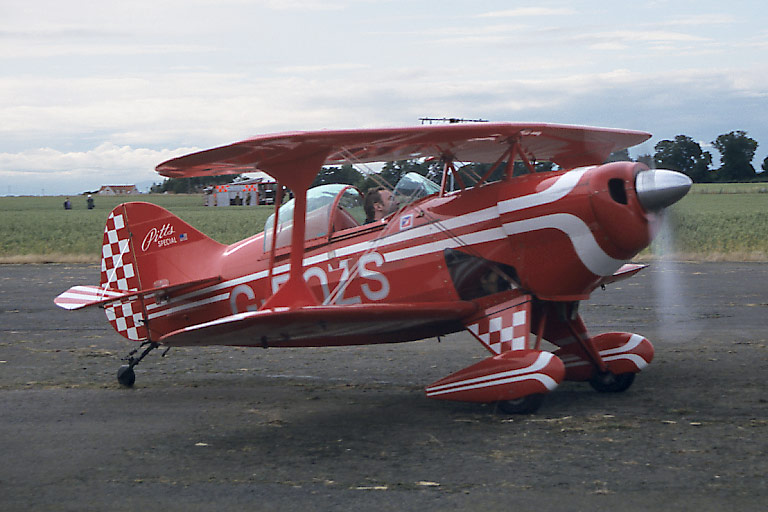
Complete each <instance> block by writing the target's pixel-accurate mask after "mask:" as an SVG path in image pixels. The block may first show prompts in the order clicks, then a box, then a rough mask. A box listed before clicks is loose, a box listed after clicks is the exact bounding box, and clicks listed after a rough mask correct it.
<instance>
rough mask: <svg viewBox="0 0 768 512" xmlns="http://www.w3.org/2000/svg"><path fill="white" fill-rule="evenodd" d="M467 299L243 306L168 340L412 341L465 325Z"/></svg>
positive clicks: (266, 344) (471, 307)
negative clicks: (255, 308)
mask: <svg viewBox="0 0 768 512" xmlns="http://www.w3.org/2000/svg"><path fill="white" fill-rule="evenodd" d="M476 310H477V306H476V305H475V304H474V303H472V302H466V301H451V302H433V303H427V304H353V305H344V306H306V307H302V308H295V309H293V308H292V309H288V308H275V309H267V310H261V311H248V312H245V313H238V314H235V315H231V316H227V317H223V318H219V319H217V320H213V321H210V322H204V323H201V324H197V325H192V326H189V327H185V328H183V329H179V330H177V331H173V332H170V333H168V334H166V335H164V336H162V337H161V338H160V339H159V340H158V341H159V342H161V343H163V344H166V345H171V346H181V345H240V346H264V347H270V346H279V347H311V346H328V345H361V344H369V343H387V342H399V341H413V340H418V339H422V338H425V337H429V336H435V335H440V334H447V333H450V332H455V331H458V330H461V329H462V328H463V327H464V324H463V322H462V319H464V318H466V317H468V316H469V315H472V314H473V313H474V312H475V311H476Z"/></svg>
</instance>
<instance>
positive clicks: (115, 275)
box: [101, 206, 147, 341]
mask: <svg viewBox="0 0 768 512" xmlns="http://www.w3.org/2000/svg"><path fill="white" fill-rule="evenodd" d="M121 211H122V206H118V207H117V208H115V209H114V210H112V213H110V214H109V217H108V218H107V225H106V226H105V227H104V239H103V244H102V247H101V286H102V288H105V289H111V290H122V291H135V290H138V289H139V287H140V283H139V277H138V275H137V274H136V268H135V265H134V261H133V253H132V251H131V238H130V232H129V230H128V227H127V226H126V224H125V217H124V216H123V214H122V213H121ZM104 311H105V312H106V314H107V319H108V320H109V322H110V323H111V324H112V327H114V328H115V330H116V331H117V332H119V333H120V334H122V335H123V336H125V337H126V338H128V339H129V340H136V341H141V340H145V339H146V338H147V331H146V328H145V327H144V326H143V320H142V318H143V316H144V314H143V311H142V307H141V303H140V302H139V300H138V299H133V300H129V301H125V302H118V303H115V304H111V305H109V306H107V307H105V308H104Z"/></svg>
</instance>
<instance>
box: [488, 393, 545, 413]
mask: <svg viewBox="0 0 768 512" xmlns="http://www.w3.org/2000/svg"><path fill="white" fill-rule="evenodd" d="M543 402H544V394H543V393H535V394H533V395H528V396H524V397H521V398H515V399H514V400H501V401H499V402H496V405H497V406H498V408H499V410H500V411H501V412H503V413H505V414H533V413H534V412H536V411H538V410H539V407H541V404H542V403H543Z"/></svg>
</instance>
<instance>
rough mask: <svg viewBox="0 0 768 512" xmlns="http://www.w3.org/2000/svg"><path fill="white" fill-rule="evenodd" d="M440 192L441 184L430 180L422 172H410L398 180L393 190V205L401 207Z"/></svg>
mask: <svg viewBox="0 0 768 512" xmlns="http://www.w3.org/2000/svg"><path fill="white" fill-rule="evenodd" d="M438 192H440V185H438V184H437V183H435V182H433V181H430V180H428V179H427V178H425V177H424V176H422V175H421V174H418V173H415V172H409V173H408V174H406V175H405V176H403V177H402V178H400V181H398V182H397V186H396V187H395V190H394V191H393V199H392V205H393V207H395V208H400V207H402V206H404V205H407V204H410V203H412V202H414V201H416V200H417V199H421V198H422V197H427V196H431V195H432V194H437V193H438Z"/></svg>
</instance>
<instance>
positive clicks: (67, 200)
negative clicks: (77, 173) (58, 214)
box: [64, 198, 72, 210]
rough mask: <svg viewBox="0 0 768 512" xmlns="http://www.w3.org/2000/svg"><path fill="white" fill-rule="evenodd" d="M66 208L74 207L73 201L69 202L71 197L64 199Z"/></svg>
mask: <svg viewBox="0 0 768 512" xmlns="http://www.w3.org/2000/svg"><path fill="white" fill-rule="evenodd" d="M64 209H65V210H71V209H72V203H70V202H69V198H67V199H66V200H65V201H64Z"/></svg>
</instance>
